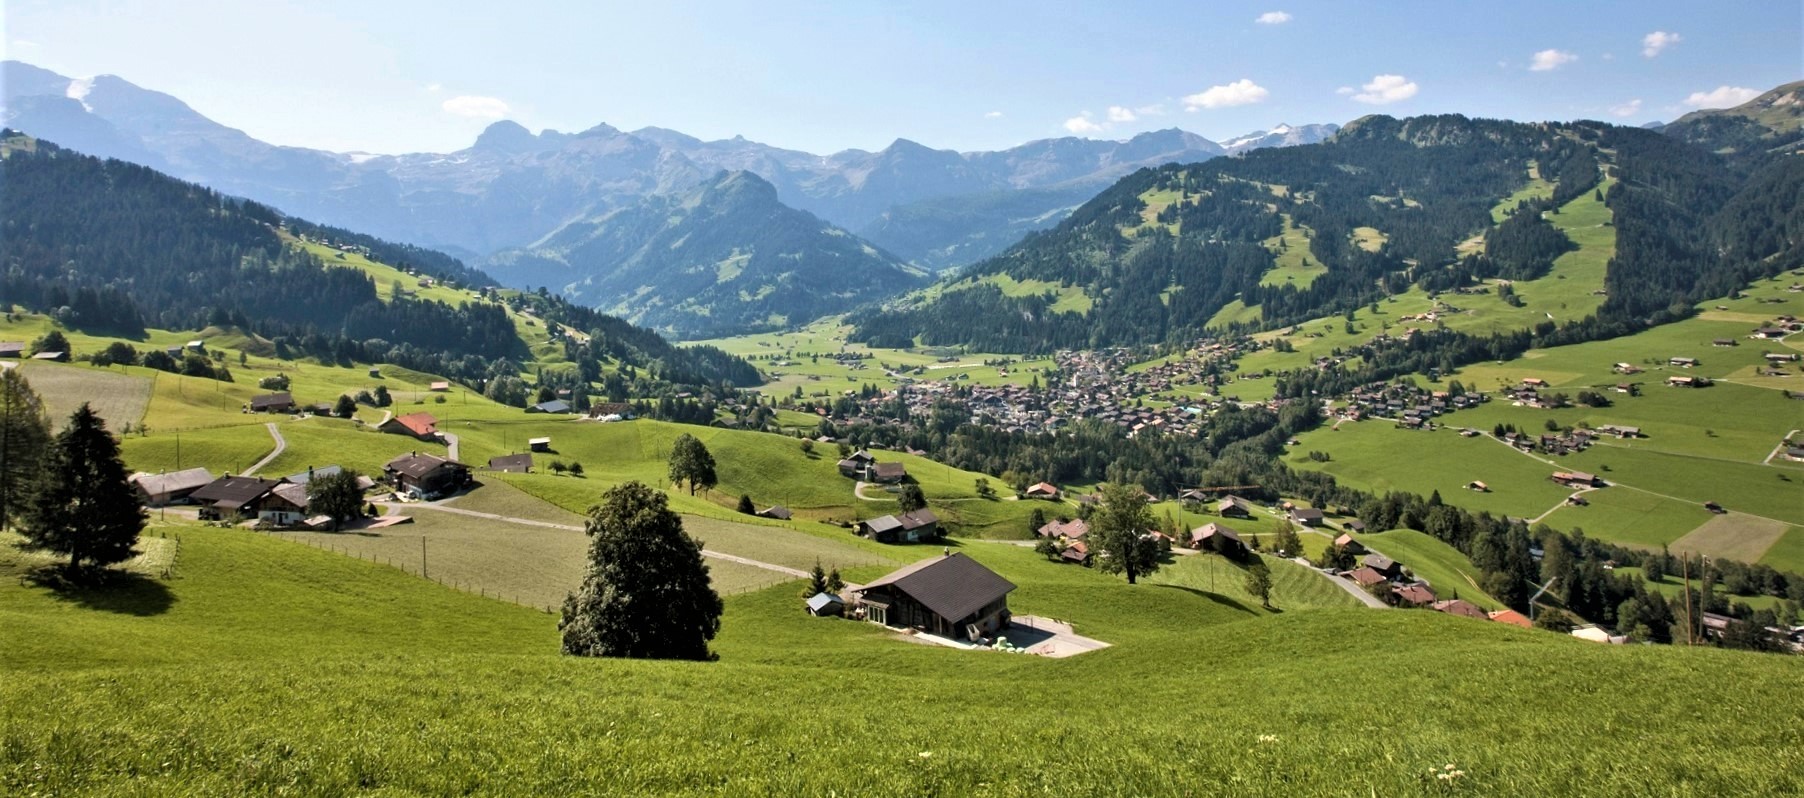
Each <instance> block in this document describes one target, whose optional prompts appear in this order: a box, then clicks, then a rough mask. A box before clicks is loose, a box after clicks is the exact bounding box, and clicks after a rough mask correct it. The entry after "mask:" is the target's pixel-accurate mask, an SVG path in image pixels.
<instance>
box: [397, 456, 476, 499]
mask: <svg viewBox="0 0 1804 798" xmlns="http://www.w3.org/2000/svg"><path fill="white" fill-rule="evenodd" d="M382 473H383V474H384V475H386V476H387V478H388V481H389V482H391V483H392V484H394V486H395V492H397V493H406V494H411V495H413V496H415V497H418V498H425V499H431V498H434V497H437V496H441V495H443V494H446V493H450V492H452V491H456V490H459V489H461V488H463V487H464V486H465V485H468V484H470V467H469V466H467V465H464V464H463V463H459V462H457V461H455V460H447V459H445V458H443V457H439V456H437V455H430V454H420V453H418V452H415V453H412V454H404V455H401V456H400V457H397V458H395V459H393V460H390V461H388V464H387V465H384V466H383V467H382Z"/></svg>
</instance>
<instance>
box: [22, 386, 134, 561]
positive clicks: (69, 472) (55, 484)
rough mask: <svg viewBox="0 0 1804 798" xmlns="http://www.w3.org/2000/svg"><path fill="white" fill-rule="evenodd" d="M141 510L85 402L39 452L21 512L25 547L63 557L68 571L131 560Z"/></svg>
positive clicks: (113, 447) (112, 444)
mask: <svg viewBox="0 0 1804 798" xmlns="http://www.w3.org/2000/svg"><path fill="white" fill-rule="evenodd" d="M144 519H145V514H144V507H143V506H142V505H140V504H139V503H138V494H137V492H136V491H135V490H133V489H132V486H131V484H130V483H128V482H127V481H126V471H125V463H124V462H121V461H120V459H119V442H118V441H115V440H114V439H113V435H112V433H110V432H107V429H106V422H105V421H104V420H102V419H101V418H100V416H98V415H95V413H94V410H93V408H91V407H89V406H88V405H87V404H86V403H83V404H82V406H81V407H80V408H79V409H77V410H76V411H75V413H74V414H72V415H70V416H69V425H68V426H67V427H65V428H63V431H62V432H60V433H57V436H56V438H55V439H54V440H53V441H52V442H51V444H50V446H49V448H47V449H46V450H45V451H44V458H43V465H42V467H41V468H39V470H38V479H37V484H36V485H35V486H34V490H33V492H32V495H31V499H30V500H29V501H28V502H27V504H26V506H25V512H24V518H23V521H24V524H23V528H24V529H23V531H24V532H25V537H26V539H27V540H28V541H30V543H31V545H33V546H36V547H38V548H41V549H48V550H50V551H53V552H56V553H58V554H64V555H68V557H69V565H70V567H71V568H80V567H81V566H83V565H111V564H113V563H116V562H123V561H125V560H128V559H131V557H132V556H133V552H132V547H133V546H135V545H137V543H138V532H140V531H141V530H143V529H144Z"/></svg>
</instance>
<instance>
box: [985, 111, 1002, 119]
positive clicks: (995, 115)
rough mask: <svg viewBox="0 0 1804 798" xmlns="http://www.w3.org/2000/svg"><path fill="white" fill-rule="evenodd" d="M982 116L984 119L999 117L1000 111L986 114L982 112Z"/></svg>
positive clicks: (1000, 116) (1000, 115)
mask: <svg viewBox="0 0 1804 798" xmlns="http://www.w3.org/2000/svg"><path fill="white" fill-rule="evenodd" d="M983 118H985V119H1001V118H1002V112H1001V111H991V112H989V113H987V114H984V115H983Z"/></svg>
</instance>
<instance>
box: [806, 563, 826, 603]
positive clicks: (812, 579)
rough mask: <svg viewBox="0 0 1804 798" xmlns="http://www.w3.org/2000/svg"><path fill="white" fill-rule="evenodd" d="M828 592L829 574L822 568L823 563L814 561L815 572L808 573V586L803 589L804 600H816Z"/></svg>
mask: <svg viewBox="0 0 1804 798" xmlns="http://www.w3.org/2000/svg"><path fill="white" fill-rule="evenodd" d="M825 592H827V572H826V571H825V570H823V569H822V568H821V561H820V560H815V561H814V570H812V571H809V572H808V586H807V587H805V588H802V598H805V599H807V598H814V597H815V596H818V595H820V594H822V593H825Z"/></svg>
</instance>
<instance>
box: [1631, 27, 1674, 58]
mask: <svg viewBox="0 0 1804 798" xmlns="http://www.w3.org/2000/svg"><path fill="white" fill-rule="evenodd" d="M1680 41H1683V39H1681V38H1680V37H1679V34H1677V33H1667V32H1666V31H1663V30H1657V31H1654V32H1653V33H1650V34H1648V35H1646V36H1643V37H1641V54H1642V55H1644V56H1647V57H1648V58H1653V57H1654V56H1656V55H1659V54H1660V51H1661V50H1664V49H1666V48H1668V47H1671V46H1673V45H1675V44H1678V43H1679V42H1680Z"/></svg>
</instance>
